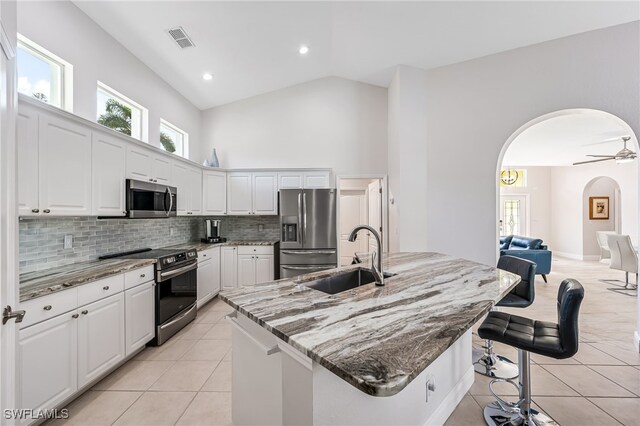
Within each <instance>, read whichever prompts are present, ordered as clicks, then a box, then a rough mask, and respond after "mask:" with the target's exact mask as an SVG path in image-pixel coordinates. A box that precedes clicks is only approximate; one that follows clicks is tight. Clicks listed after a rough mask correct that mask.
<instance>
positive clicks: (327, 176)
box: [278, 170, 331, 189]
mask: <svg viewBox="0 0 640 426" xmlns="http://www.w3.org/2000/svg"><path fill="white" fill-rule="evenodd" d="M330 187H331V172H330V171H329V170H287V171H281V172H279V173H278V189H323V188H330Z"/></svg>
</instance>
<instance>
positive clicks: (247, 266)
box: [238, 254, 256, 287]
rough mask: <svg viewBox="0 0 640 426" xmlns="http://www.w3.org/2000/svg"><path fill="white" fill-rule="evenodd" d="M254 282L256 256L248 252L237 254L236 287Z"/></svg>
mask: <svg viewBox="0 0 640 426" xmlns="http://www.w3.org/2000/svg"><path fill="white" fill-rule="evenodd" d="M255 283H256V257H255V256H251V255H248V254H240V255H238V287H242V286H245V285H254V284H255Z"/></svg>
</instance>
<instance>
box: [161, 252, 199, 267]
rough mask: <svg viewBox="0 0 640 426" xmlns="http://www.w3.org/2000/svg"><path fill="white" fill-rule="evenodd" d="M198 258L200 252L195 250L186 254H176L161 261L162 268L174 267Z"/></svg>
mask: <svg viewBox="0 0 640 426" xmlns="http://www.w3.org/2000/svg"><path fill="white" fill-rule="evenodd" d="M197 258H198V252H197V251H195V250H188V251H185V252H180V253H175V254H172V255H170V256H165V257H163V258H161V259H159V260H158V261H159V263H160V265H161V266H174V265H179V264H180V263H184V262H188V261H190V260H193V259H197Z"/></svg>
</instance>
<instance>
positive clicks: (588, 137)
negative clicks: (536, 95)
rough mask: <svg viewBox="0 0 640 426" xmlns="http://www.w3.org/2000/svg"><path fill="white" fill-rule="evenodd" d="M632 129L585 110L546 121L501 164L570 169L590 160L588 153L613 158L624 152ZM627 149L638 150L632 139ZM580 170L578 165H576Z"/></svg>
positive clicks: (513, 145) (512, 148) (511, 148)
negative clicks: (580, 162)
mask: <svg viewBox="0 0 640 426" xmlns="http://www.w3.org/2000/svg"><path fill="white" fill-rule="evenodd" d="M629 133H630V130H629V127H628V126H627V125H626V124H625V123H624V122H623V121H622V120H620V119H619V118H617V117H615V116H613V115H611V114H608V113H605V112H600V111H593V110H583V111H582V112H579V113H572V114H567V115H561V116H558V117H554V118H550V119H548V120H544V121H542V122H540V123H537V124H534V125H533V126H531V127H529V128H528V129H526V130H525V131H524V132H522V133H521V134H520V135H518V137H516V138H515V139H514V140H513V142H512V143H511V145H509V148H508V149H507V152H506V153H505V155H504V159H503V161H502V164H503V167H504V166H570V165H571V164H573V163H574V162H576V161H584V160H589V158H588V157H587V154H595V155H612V154H615V153H617V152H618V151H620V150H621V149H622V146H623V145H622V140H621V139H616V140H611V139H612V138H618V137H621V136H624V135H629ZM628 148H629V149H631V150H632V151H637V148H636V146H635V142H634V141H633V140H631V141H629V142H628ZM596 164H597V163H596ZM576 167H578V166H576Z"/></svg>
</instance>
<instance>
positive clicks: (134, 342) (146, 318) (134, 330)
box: [124, 275, 156, 356]
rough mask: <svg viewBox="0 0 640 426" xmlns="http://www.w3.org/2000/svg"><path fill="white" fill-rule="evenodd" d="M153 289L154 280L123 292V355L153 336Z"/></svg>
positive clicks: (128, 353)
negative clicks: (124, 327)
mask: <svg viewBox="0 0 640 426" xmlns="http://www.w3.org/2000/svg"><path fill="white" fill-rule="evenodd" d="M150 276H151V277H153V275H150ZM154 289H155V282H153V281H149V282H147V283H145V284H140V285H139V286H137V287H134V288H130V289H129V290H126V291H125V292H124V307H125V325H126V330H125V356H129V355H131V354H133V353H134V352H135V351H137V350H138V349H140V348H141V347H143V346H144V345H145V344H146V343H147V342H148V341H149V340H151V339H153V337H154V336H155V313H156V309H155V295H154Z"/></svg>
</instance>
